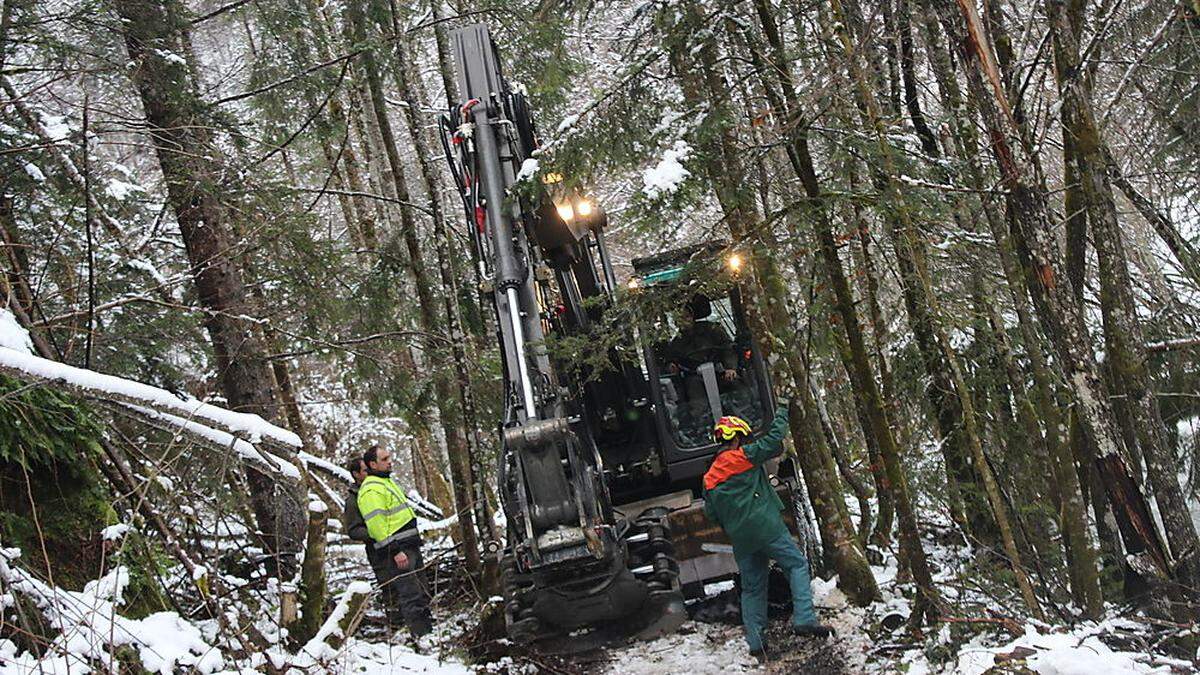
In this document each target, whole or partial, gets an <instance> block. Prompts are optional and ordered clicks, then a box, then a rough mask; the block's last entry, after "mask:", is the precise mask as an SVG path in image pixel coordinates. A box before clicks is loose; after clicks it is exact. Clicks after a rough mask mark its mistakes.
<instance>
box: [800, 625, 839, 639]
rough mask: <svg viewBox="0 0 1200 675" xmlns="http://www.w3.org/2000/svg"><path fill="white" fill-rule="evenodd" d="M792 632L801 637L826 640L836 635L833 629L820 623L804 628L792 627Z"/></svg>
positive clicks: (804, 626)
mask: <svg viewBox="0 0 1200 675" xmlns="http://www.w3.org/2000/svg"><path fill="white" fill-rule="evenodd" d="M792 632H793V633H795V634H796V635H799V636H801V637H818V638H826V637H829V636H831V635H833V634H834V632H833V628H831V627H829V626H826V625H825V624H820V623H809V624H805V625H803V626H792Z"/></svg>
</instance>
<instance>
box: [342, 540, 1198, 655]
mask: <svg viewBox="0 0 1200 675" xmlns="http://www.w3.org/2000/svg"><path fill="white" fill-rule="evenodd" d="M942 553H943V556H942V557H941V559H942V560H946V559H947V557H946V554H947V552H946V551H943V552H942ZM345 562H351V561H345ZM888 562H889V563H891V564H889V565H886V566H879V567H876V568H875V572H876V576H877V577H878V578H879V579H880V582H881V592H882V594H883V600H881V601H880V602H877V603H875V604H873V605H871V606H869V607H866V608H858V607H853V606H851V605H849V604H848V603H847V602H846V598H845V596H844V595H843V594H842V592H841V591H840V590H839V589H838V588H837V585H836V580H831V581H824V580H821V579H814V581H813V595H814V602H815V604H816V605H817V608H818V611H819V613H820V615H821V617H822V620H823V621H824V622H826V623H828V624H830V625H832V626H833V627H834V628H835V629H836V631H837V635H836V637H834V638H830V639H827V640H817V639H805V638H796V637H793V636H792V635H791V634H790V631H788V621H787V615H788V606H787V605H786V604H774V602H773V604H772V613H771V614H772V618H771V627H770V629H769V633H768V644H771V645H772V651H773V652H774V654H773V656H772V658H771V660H770V661H768V662H767V663H766V664H760V663H758V662H757V661H756V660H755V659H754V658H753V657H751V656H750V655H749V653H748V652H747V650H746V645H745V641H744V639H743V636H742V629H741V625H740V617H739V616H738V609H737V589H736V588H735V587H734V585H733V582H723V583H719V584H711V585H709V586H707V587H706V589H705V591H706V597H705V598H704V599H701V600H697V601H694V602H692V603H689V607H688V609H689V615H690V618H689V620H688V621H687V622H686V623H684V624H683V626H682V627H681V628H680V630H678V631H677V632H675V633H673V634H671V635H667V636H664V637H661V638H658V639H656V640H650V641H642V642H633V641H628V640H624V641H622V640H616V641H610V642H608V643H605V644H603V645H599V646H596V645H588V646H586V647H583V648H579V645H582V644H584V643H585V642H587V637H586V636H572V637H570V638H566V639H564V640H559V641H557V642H554V643H552V644H545V645H542V646H539V647H537V648H534V649H529V648H518V647H516V646H514V645H511V644H508V643H507V640H504V639H503V638H496V637H493V638H491V639H490V640H488V641H487V643H486V644H483V643H481V640H485V639H486V638H481V637H480V635H481V631H480V629H479V626H478V621H479V619H478V617H479V614H480V612H479V610H478V608H474V609H471V608H462V607H459V608H458V609H456V610H449V609H447V608H440V609H439V612H438V618H439V626H438V628H437V630H436V631H435V636H434V640H433V641H432V644H431V647H432V649H431V650H430V653H429V654H428V655H422V654H417V653H416V652H414V651H413V650H412V649H411V648H410V647H409V646H407V639H406V636H405V635H404V633H403V631H401V632H399V633H397V634H392V635H389V634H388V632H387V631H386V629H384V628H383V627H382V625H380V624H381V623H382V616H381V615H379V614H378V613H377V612H376V611H372V612H371V613H370V614H369V615H368V622H367V624H366V625H364V626H363V627H362V628H361V629H360V631H359V634H358V637H357V638H356V639H355V640H352V641H351V642H350V643H349V644H348V645H347V646H346V647H345V648H344V649H343V653H342V656H341V657H340V658H339V660H338V663H337V664H336V665H335V664H331V666H333V672H344V673H356V672H391V673H439V674H441V673H445V674H458V673H468V672H470V673H498V674H507V673H522V674H525V673H529V674H533V673H558V674H562V675H601V674H614V675H615V674H618V673H619V674H621V675H626V674H628V675H664V674H670V673H695V674H697V675H728V674H730V673H816V674H822V673H828V674H831V675H833V674H842V673H846V674H855V673H868V674H875V673H907V674H908V675H933V674H946V675H949V674H951V673H954V674H956V675H958V674H961V675H983V674H984V673H1040V674H1043V675H1117V674H1121V675H1124V674H1126V673H1161V674H1166V673H1186V672H1196V671H1195V670H1194V668H1193V665H1192V663H1191V662H1189V661H1187V660H1182V659H1177V658H1171V657H1169V656H1167V655H1166V654H1165V653H1163V651H1162V649H1161V646H1162V645H1161V644H1155V634H1154V631H1153V630H1151V629H1150V628H1149V627H1148V625H1147V624H1146V623H1145V622H1143V621H1140V620H1131V619H1128V618H1119V617H1117V616H1116V609H1115V608H1114V610H1113V612H1114V614H1113V616H1111V617H1110V618H1108V619H1106V620H1105V621H1102V622H1100V623H1095V622H1080V623H1075V624H1071V625H1068V624H1066V623H1064V624H1061V625H1049V624H1040V623H1038V624H1034V623H1028V624H1023V623H1018V622H1008V623H1007V624H1006V623H1002V622H997V623H990V622H986V621H985V622H980V623H978V624H962V623H953V622H951V623H945V624H942V625H941V627H940V628H939V629H938V630H937V631H936V632H933V633H930V634H928V635H925V636H923V638H921V639H914V638H913V637H912V636H910V635H908V634H907V633H906V632H905V627H904V626H903V625H901V623H898V622H897V621H896V619H897V617H902V616H905V615H907V611H908V603H907V600H906V599H905V598H904V595H903V593H902V592H901V590H902V588H901V586H898V585H897V583H896V579H895V577H896V574H895V572H896V567H895V564H894V560H889V561H888ZM353 569H354V566H353V565H351V566H349V567H343V569H342V573H348V572H352V570H353ZM360 573H361V574H369V571H368V570H367V569H366V567H365V563H364V566H363V567H361V568H360ZM944 573H948V570H944ZM1135 618H1136V617H1135ZM1022 631H1023V633H1022ZM1159 635H1161V633H1160V634H1159ZM471 655H473V656H471Z"/></svg>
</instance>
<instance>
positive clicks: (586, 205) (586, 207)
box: [575, 199, 592, 218]
mask: <svg viewBox="0 0 1200 675" xmlns="http://www.w3.org/2000/svg"><path fill="white" fill-rule="evenodd" d="M575 213H578V214H579V215H581V216H583V217H585V218H586V217H587V216H590V215H592V203H591V202H590V201H588V200H586V199H580V200H579V201H578V202H576V203H575Z"/></svg>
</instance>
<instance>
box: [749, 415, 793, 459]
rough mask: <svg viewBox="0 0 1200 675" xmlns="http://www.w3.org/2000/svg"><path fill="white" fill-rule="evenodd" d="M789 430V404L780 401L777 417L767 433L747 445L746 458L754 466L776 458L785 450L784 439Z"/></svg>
mask: <svg viewBox="0 0 1200 675" xmlns="http://www.w3.org/2000/svg"><path fill="white" fill-rule="evenodd" d="M787 432H788V406H787V403H785V402H780V405H779V407H778V408H776V409H775V419H774V420H772V422H771V428H770V429H769V430H768V431H767V433H766V435H764V436H763V437H762V438H760V439H758V440H757V441H754V442H753V443H751V444H750V445H747V446H746V447H745V448H743V450H744V451H745V453H746V459H748V460H750V463H751V464H753V465H754V466H762V465H763V464H764V463H766V462H767V461H768V460H771V459H774V458H776V457H778V456H779V454H780V453H782V452H783V439H784V437H785V436H787Z"/></svg>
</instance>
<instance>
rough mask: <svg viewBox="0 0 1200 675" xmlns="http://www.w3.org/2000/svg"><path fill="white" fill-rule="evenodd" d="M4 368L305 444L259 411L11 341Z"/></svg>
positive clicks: (1, 358) (275, 440) (287, 443)
mask: <svg viewBox="0 0 1200 675" xmlns="http://www.w3.org/2000/svg"><path fill="white" fill-rule="evenodd" d="M0 373H3V374H5V375H9V376H11V377H15V378H18V379H21V380H30V379H36V380H45V381H50V382H60V383H62V384H64V385H66V386H67V388H69V389H72V390H73V391H74V392H75V393H77V394H80V395H82V396H85V397H100V398H105V399H109V400H114V401H119V402H121V403H126V404H131V405H133V406H141V407H144V408H150V409H152V410H155V411H158V412H160V413H163V414H164V415H174V416H175V417H178V418H183V419H185V420H189V421H191V420H197V421H199V422H200V423H201V424H202V425H208V426H213V427H216V429H215V430H220V431H223V432H224V433H225V434H227V435H231V436H237V437H238V438H243V439H244V440H248V441H250V442H251V443H258V442H260V441H262V442H264V443H267V444H273V445H277V446H280V447H281V448H282V449H285V450H287V451H294V450H296V449H298V448H300V446H301V445H302V443H301V441H300V437H299V436H297V435H296V434H294V433H292V432H291V431H288V430H287V429H283V428H281V427H278V426H275V425H274V424H271V423H270V422H267V421H266V420H264V419H263V418H261V417H259V416H258V415H253V414H250V413H240V412H234V411H232V410H227V409H225V408H221V407H218V406H215V405H211V404H209V403H204V402H203V401H200V400H198V399H195V398H192V397H190V396H188V397H184V396H180V395H177V394H173V393H171V392H169V391H167V390H165V389H159V388H158V387H154V386H151V385H148V384H143V383H141V382H135V381H133V380H127V379H124V378H121V377H116V376H113V375H105V374H103V373H97V372H95V371H93V370H85V369H83V368H76V367H74V366H69V365H67V364H65V363H59V362H57V361H51V360H50V359H43V358H41V357H38V356H34V355H33V354H27V353H23V352H21V351H17V350H15V349H10V348H8V347H6V346H0ZM190 423H191V422H190Z"/></svg>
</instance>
